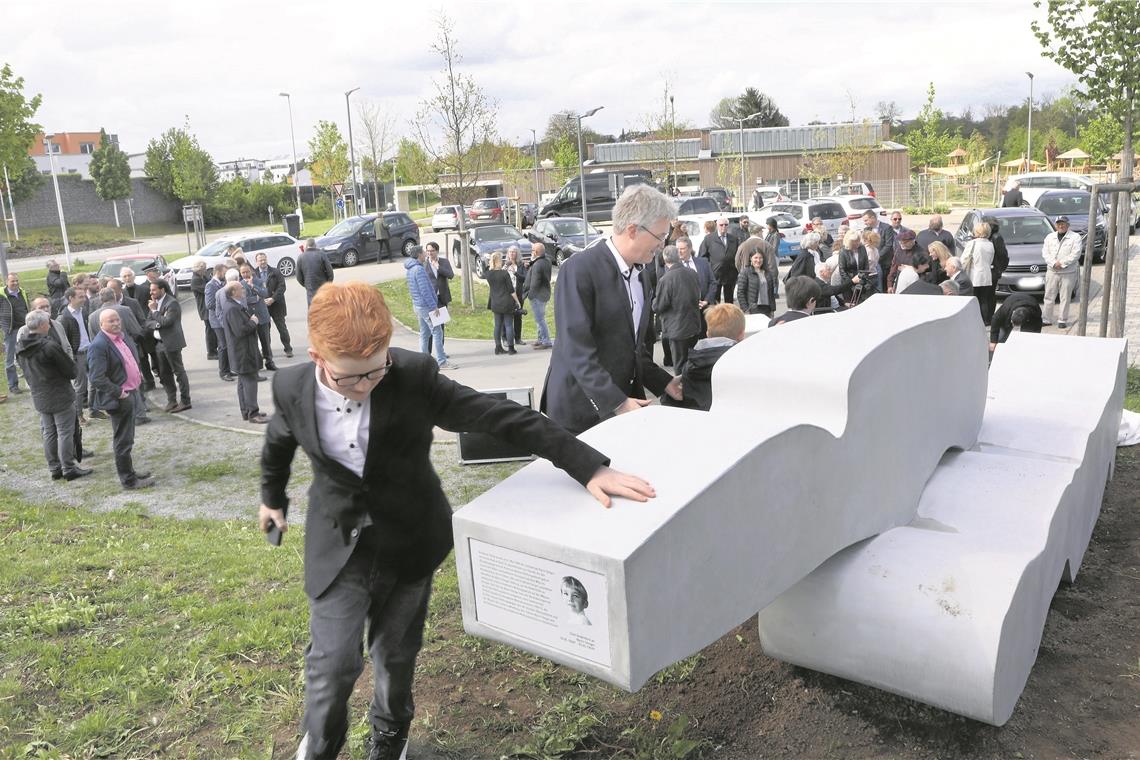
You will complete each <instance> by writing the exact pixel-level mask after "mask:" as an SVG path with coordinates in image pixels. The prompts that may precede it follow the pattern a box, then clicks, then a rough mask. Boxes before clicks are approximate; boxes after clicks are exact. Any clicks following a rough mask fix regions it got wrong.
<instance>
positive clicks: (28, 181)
mask: <svg viewBox="0 0 1140 760" xmlns="http://www.w3.org/2000/svg"><path fill="white" fill-rule="evenodd" d="M42 101H43V98H42V97H41V96H40V95H33V96H32V97H30V98H28V97H25V96H24V78H23V77H17V76H14V75H13V73H12V67H11V66H9V65H8V64H4V66H3V68H0V184H2V181H3V177H4V175H3V168H4V167H5V166H7V167H8V178H9V180H11V182H12V195H13V196H14V197H15V198H16V200H22V199H24V198H27V197H28V196H29V195H31V193H32V191H33V190H34V189H35V188H36V187H37V186H38V185H39V182H40V173H39V172H38V171H36V165H35V162H34V161H32V159H31V157H30V156H29V155H28V148H30V147H31V146H32V143H33V142H34V141H35V139H36V135H38V134H40V133H41V132H43V127H41V126H40V125H39V124H37V123H35V121H33V119H35V117H36V111H37V110H39V107H40V103H41V102H42ZM5 202H7V198H5Z"/></svg>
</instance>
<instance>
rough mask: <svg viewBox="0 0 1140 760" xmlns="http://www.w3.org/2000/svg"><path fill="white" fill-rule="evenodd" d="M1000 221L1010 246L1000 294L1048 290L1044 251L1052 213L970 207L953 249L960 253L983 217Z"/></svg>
mask: <svg viewBox="0 0 1140 760" xmlns="http://www.w3.org/2000/svg"><path fill="white" fill-rule="evenodd" d="M987 216H989V217H993V218H995V219H997V221H998V229H999V230H1000V231H1001V236H1002V238H1003V239H1004V240H1005V245H1006V248H1008V249H1009V267H1008V268H1007V269H1006V270H1005V274H1003V275H1002V276H1001V279H1000V280H998V282H997V283H996V284H997V294H998V295H999V296H1005V295H1009V294H1010V293H1033V294H1034V295H1041V296H1043V295H1044V294H1045V257H1044V256H1043V255H1042V253H1041V251H1042V248H1043V247H1044V244H1045V236H1046V235H1048V234H1049V233H1050V232H1052V231H1053V223H1052V222H1051V221H1049V217H1047V216H1045V214H1043V213H1041V212H1040V211H1038V210H1037V209H1035V208H990V209H970V210H969V211H967V212H966V216H965V217H964V218H963V219H962V223H961V224H960V225H958V231H957V232H955V233H954V249H955V253H956V255H961V254H962V251H963V250H964V248H965V245H966V243H967V242H968V241H969V240H971V239H972V238H973V237H974V225H975V224H977V223H978V222H979V221H981V220H982V218H983V217H987Z"/></svg>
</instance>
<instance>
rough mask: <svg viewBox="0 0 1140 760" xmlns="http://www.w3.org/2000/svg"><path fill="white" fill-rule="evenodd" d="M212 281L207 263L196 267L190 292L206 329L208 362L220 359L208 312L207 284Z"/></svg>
mask: <svg viewBox="0 0 1140 760" xmlns="http://www.w3.org/2000/svg"><path fill="white" fill-rule="evenodd" d="M209 281H210V270H209V268H208V267H207V266H206V262H205V261H199V262H198V263H197V264H195V265H194V274H193V275H192V276H191V277H190V292H192V293H193V294H194V306H195V307H196V308H197V310H198V319H200V320H202V324H203V325H204V326H205V329H206V360H207V361H212V360H214V359H217V358H218V336H217V334H216V333H215V332H214V328H212V327H210V315H209V312H208V311H207V310H206V284H207V283H208V282H209Z"/></svg>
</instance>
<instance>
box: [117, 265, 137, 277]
mask: <svg viewBox="0 0 1140 760" xmlns="http://www.w3.org/2000/svg"><path fill="white" fill-rule="evenodd" d="M127 272H130V273H131V274H134V273H135V270H133V269H131V268H130V267H123V268H122V269H120V270H119V276H120V277H123V276H124V275H126V273H127Z"/></svg>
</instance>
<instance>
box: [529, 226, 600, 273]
mask: <svg viewBox="0 0 1140 760" xmlns="http://www.w3.org/2000/svg"><path fill="white" fill-rule="evenodd" d="M582 226H583V225H582V217H580V216H555V217H551V218H550V219H539V220H538V221H537V222H535V223H534V229H533V230H531V231H530V232H528V233H527V237H528V238H529V239H530V241H531V242H532V243H542V247H543V248H545V249H546V255H547V257H549V258H550V260H551V261H552V262H553V263H554V265H555V266H558V265H559V264H561V263H562V262H564V261H566V259H568V258H570V257H571V256H573V255H574V254H575V253H578V252H580V251H581V250H582V249H583V248H585V247H586V246H588V245H590V244H591V243H593V242H594V241H595V240H600V239H601V238H602V237H603V235H602V233H600V232H598V231H597V230H596V229H594V226H593V225H590V228H589V229H588V230H585V231H583V229H582Z"/></svg>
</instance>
